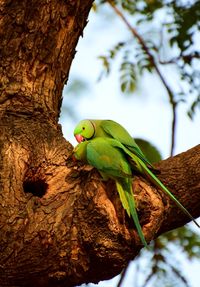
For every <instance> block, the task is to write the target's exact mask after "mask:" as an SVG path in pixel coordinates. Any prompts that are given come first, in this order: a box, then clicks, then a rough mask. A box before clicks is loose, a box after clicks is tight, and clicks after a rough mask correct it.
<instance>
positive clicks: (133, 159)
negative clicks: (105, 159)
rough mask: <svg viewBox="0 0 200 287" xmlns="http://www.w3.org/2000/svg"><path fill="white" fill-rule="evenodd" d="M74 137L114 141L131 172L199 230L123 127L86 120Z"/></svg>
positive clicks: (78, 127) (79, 126)
mask: <svg viewBox="0 0 200 287" xmlns="http://www.w3.org/2000/svg"><path fill="white" fill-rule="evenodd" d="M74 136H75V138H76V140H77V141H78V142H79V143H80V142H84V141H88V140H92V139H95V138H106V139H115V140H116V141H117V142H118V143H120V144H121V145H122V146H123V147H124V152H125V153H126V155H127V156H128V158H129V161H130V163H131V166H132V170H134V171H135V172H136V173H138V172H139V174H141V175H142V176H144V177H146V179H147V180H149V181H150V182H151V183H153V184H154V185H155V186H156V187H158V188H159V189H161V190H162V191H163V192H164V193H166V194H167V195H168V196H169V197H170V198H171V200H173V201H174V202H175V204H176V205H177V206H178V207H179V208H180V209H181V210H182V211H183V212H184V213H185V214H186V215H187V216H188V217H189V218H190V219H191V220H192V221H193V222H194V223H195V224H196V226H197V227H199V228H200V225H199V224H198V223H197V221H196V220H195V219H194V218H193V216H192V215H191V214H190V213H189V211H188V210H187V209H186V208H185V207H184V206H183V205H182V204H181V203H180V202H179V201H178V199H177V198H176V197H175V196H174V195H173V194H172V192H171V191H170V190H169V189H168V188H167V187H166V186H165V185H164V184H163V183H162V182H161V181H160V179H159V178H158V177H157V176H156V175H155V171H156V169H155V168H154V167H153V166H152V164H151V163H150V162H149V160H148V159H147V158H146V157H145V155H144V154H143V152H142V151H141V149H140V148H139V146H138V145H137V144H136V142H135V140H134V139H133V138H132V137H131V135H130V134H129V133H128V131H127V130H126V129H125V128H124V127H123V126H121V125H120V124H118V123H117V122H115V121H112V120H89V119H86V120H82V121H80V122H79V123H78V124H77V126H76V127H75V129H74Z"/></svg>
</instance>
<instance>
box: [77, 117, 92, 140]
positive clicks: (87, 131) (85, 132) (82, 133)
mask: <svg viewBox="0 0 200 287" xmlns="http://www.w3.org/2000/svg"><path fill="white" fill-rule="evenodd" d="M94 134H95V125H94V124H93V123H92V122H91V121H90V120H82V121H80V122H79V123H78V125H77V126H76V127H75V129H74V136H75V138H76V140H77V142H79V143H80V142H82V141H84V140H89V139H91V138H92V137H93V136H94Z"/></svg>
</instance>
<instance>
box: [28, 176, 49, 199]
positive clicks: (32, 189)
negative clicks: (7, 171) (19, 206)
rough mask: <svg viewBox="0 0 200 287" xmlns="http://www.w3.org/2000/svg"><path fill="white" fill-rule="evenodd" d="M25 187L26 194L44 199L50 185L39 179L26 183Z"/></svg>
mask: <svg viewBox="0 0 200 287" xmlns="http://www.w3.org/2000/svg"><path fill="white" fill-rule="evenodd" d="M23 187H24V192H25V193H32V194H33V195H35V196H38V197H43V195H45V193H46V191H47V187H48V184H47V183H46V182H45V181H43V180H41V179H38V180H36V181H25V182H24V184H23Z"/></svg>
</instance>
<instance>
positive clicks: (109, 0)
mask: <svg viewBox="0 0 200 287" xmlns="http://www.w3.org/2000/svg"><path fill="white" fill-rule="evenodd" d="M107 2H108V4H109V5H110V6H111V7H112V8H113V10H114V11H115V13H116V14H117V15H118V16H119V17H120V18H121V19H122V21H123V22H124V23H125V25H126V26H127V27H128V29H129V30H130V31H131V33H132V35H133V36H134V37H135V38H136V39H137V40H138V42H139V44H140V45H141V47H142V49H143V51H144V52H145V53H146V55H147V56H148V57H149V60H150V62H151V64H152V66H153V67H154V68H155V71H156V72H157V74H158V76H159V78H160V80H161V81H162V83H163V85H164V87H165V88H166V90H167V93H168V97H169V102H170V104H171V107H172V137H171V149H170V155H171V156H172V155H173V153H174V147H175V132H176V122H177V121H176V108H177V102H176V101H175V99H174V94H173V92H172V90H171V88H170V87H169V85H168V83H167V82H166V80H165V78H164V76H163V75H162V73H161V71H160V69H159V67H158V65H157V64H156V61H155V58H154V56H153V55H152V54H151V52H150V51H149V48H148V47H147V45H146V43H145V41H144V40H143V38H142V37H141V36H140V34H139V33H138V32H137V31H136V29H135V28H134V27H132V25H131V24H130V23H129V21H128V20H127V19H126V17H125V16H124V14H123V13H122V12H121V11H120V10H119V9H118V8H117V6H116V5H115V3H114V2H113V1H112V0H107Z"/></svg>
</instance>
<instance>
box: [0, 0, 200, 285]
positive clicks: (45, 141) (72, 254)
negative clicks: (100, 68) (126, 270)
mask: <svg viewBox="0 0 200 287" xmlns="http://www.w3.org/2000/svg"><path fill="white" fill-rule="evenodd" d="M91 5H92V0H85V1H72V0H70V1H69V0H68V1H65V0H60V1H58V0H44V1H37V0H31V1H30V0H29V1H25V0H24V1H20V0H15V1H10V0H0V11H1V20H0V59H1V61H0V74H1V77H0V81H1V82H0V87H1V88H0V92H1V94H0V104H1V109H0V117H1V119H0V131H1V133H0V155H1V157H0V190H1V201H0V215H1V216H0V286H1V287H4V286H7V287H8V286H9V287H11V286H15V287H16V286H20V287H22V286H30V287H33V286H34V287H35V286H38V287H40V286H42V287H46V286H48V287H49V286H60V287H61V286H74V285H77V284H81V283H83V282H85V283H86V282H98V281H99V280H103V279H108V278H111V277H112V276H114V275H116V274H118V273H119V272H120V271H121V270H122V268H123V267H124V266H125V265H126V263H127V262H128V261H129V260H130V259H133V258H134V257H135V256H136V255H137V254H138V252H139V250H140V249H141V247H142V246H141V244H140V241H139V238H138V236H137V232H136V230H135V229H134V225H133V224H132V221H131V220H129V219H128V218H127V217H126V214H125V212H124V210H123V208H122V206H121V204H120V202H119V199H118V196H117V192H116V190H115V187H114V184H113V182H112V181H110V182H107V183H105V182H102V181H101V178H100V176H99V174H98V173H97V172H96V171H95V170H94V169H91V168H90V167H87V166H82V165H81V164H79V163H77V162H74V161H73V160H72V157H71V153H72V146H71V145H70V144H69V143H68V142H67V141H66V140H65V139H64V138H63V135H62V130H61V127H60V125H59V124H58V117H59V113H60V106H61V101H62V99H61V93H62V89H63V85H64V83H65V81H66V79H67V77H68V72H69V68H70V65H71V62H72V59H73V57H74V54H75V47H76V44H77V41H78V38H79V36H80V35H81V34H82V31H83V28H84V26H85V24H86V23H87V16H88V13H89V10H90V8H91ZM158 167H159V168H160V170H161V176H160V178H161V179H162V180H163V182H164V183H165V184H167V185H168V186H169V188H171V190H172V191H173V192H174V194H175V195H176V196H177V198H178V199H180V201H181V202H182V203H183V204H184V206H185V207H186V208H188V210H189V211H190V212H191V213H192V214H193V215H194V216H195V217H197V216H199V215H200V193H199V178H200V146H197V147H196V148H193V149H191V150H189V151H188V152H186V153H183V154H181V155H179V156H177V157H173V158H170V159H168V160H166V161H163V162H161V163H160V164H159V165H158ZM133 186H134V193H135V197H136V201H137V207H138V212H139V216H140V221H141V224H142V226H143V232H144V234H145V236H146V239H147V240H148V241H150V240H152V239H153V238H155V237H156V236H157V235H158V234H161V233H163V232H165V231H167V230H170V229H172V228H175V227H178V226H181V225H183V224H185V223H186V222H188V218H187V217H186V216H185V215H184V214H183V213H182V212H181V211H179V209H177V207H176V206H174V205H173V204H172V203H171V201H169V200H168V198H167V197H166V196H164V195H163V194H161V192H160V191H158V190H157V189H156V188H154V187H152V186H150V185H149V183H147V182H146V181H144V180H143V179H141V178H135V180H134V183H133Z"/></svg>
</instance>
